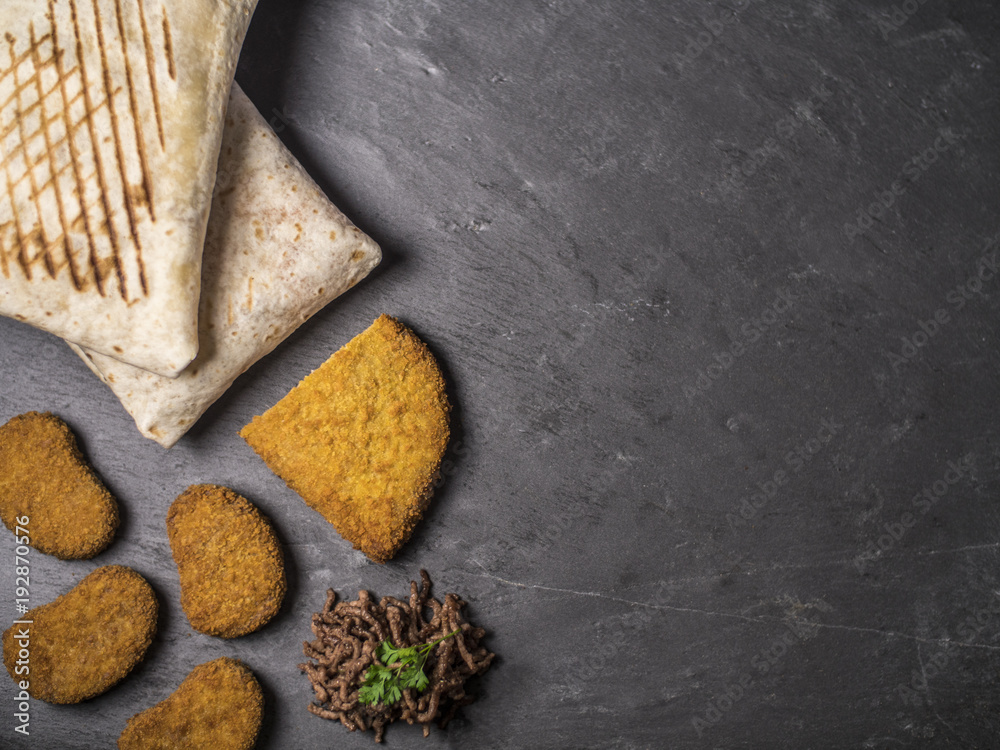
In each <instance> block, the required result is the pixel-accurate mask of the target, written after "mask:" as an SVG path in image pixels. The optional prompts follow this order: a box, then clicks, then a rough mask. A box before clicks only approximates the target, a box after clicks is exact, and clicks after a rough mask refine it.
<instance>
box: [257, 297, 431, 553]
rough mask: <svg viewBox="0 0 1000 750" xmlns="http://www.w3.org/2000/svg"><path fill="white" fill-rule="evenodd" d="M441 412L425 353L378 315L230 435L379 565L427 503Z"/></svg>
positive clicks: (407, 334) (412, 338) (417, 341)
mask: <svg viewBox="0 0 1000 750" xmlns="http://www.w3.org/2000/svg"><path fill="white" fill-rule="evenodd" d="M448 413H449V405H448V399H447V396H446V395H445V389H444V379H443V378H442V377H441V370H440V369H439V367H438V365H437V362H435V360H434V357H433V355H431V353H430V351H428V349H427V347H426V345H424V343H423V342H422V341H421V340H420V339H418V338H417V336H416V335H415V334H414V333H413V332H412V331H411V330H410V329H408V328H406V327H405V326H403V325H401V324H400V323H399V322H397V321H396V320H394V319H393V318H390V317H388V316H386V315H383V316H381V317H380V318H379V319H378V320H376V321H375V322H374V323H373V324H372V325H371V327H369V328H368V330H366V331H365V332H364V333H362V334H360V335H358V336H356V337H355V338H354V339H352V340H351V341H350V342H349V343H348V344H347V345H346V346H344V348H342V349H341V350H340V351H338V352H337V353H336V354H334V355H333V356H332V357H330V359H328V360H327V361H326V362H325V363H324V364H323V365H322V366H320V367H319V369H317V370H316V371H315V372H313V373H312V374H310V375H308V376H307V377H306V378H305V379H304V380H303V381H302V382H301V383H300V384H299V385H297V386H296V387H295V388H293V389H292V391H291V392H290V393H289V394H288V395H287V396H285V397H284V398H283V399H282V400H281V401H279V402H278V403H277V404H275V405H274V406H273V407H272V408H271V409H269V410H268V411H267V412H266V413H265V414H263V415H262V416H259V417H254V419H253V421H252V422H251V423H250V424H249V425H247V426H246V427H244V428H243V430H242V431H241V432H240V435H241V436H242V437H243V438H244V439H245V440H246V441H247V442H248V443H249V444H250V446H251V447H252V448H253V449H254V450H255V451H256V452H257V454H258V455H260V457H261V458H262V459H264V462H265V463H267V465H268V466H269V467H270V468H271V471H273V472H274V473H275V474H277V475H278V476H279V477H281V478H282V479H284V480H285V482H286V483H287V484H288V486H289V487H291V488H292V489H293V490H295V491H296V492H297V493H299V495H301V496H302V498H303V499H304V500H305V501H306V502H307V503H308V504H309V505H310V506H311V507H312V508H314V509H315V510H317V511H319V512H320V513H321V514H323V517H324V518H326V520H327V521H329V522H330V523H331V524H333V526H334V528H336V529H337V531H338V532H340V534H341V536H343V537H344V538H345V539H347V541H349V542H350V543H351V544H353V545H354V548H355V549H359V550H361V551H362V552H364V553H365V554H366V555H368V557H370V558H371V559H372V560H374V561H375V562H379V563H384V562H386V561H387V560H389V559H391V558H392V557H393V556H394V555H395V554H396V552H398V551H399V548H400V547H402V546H403V544H404V543H405V542H406V540H407V539H409V538H410V534H411V533H412V532H413V528H414V526H415V525H416V524H417V522H418V521H419V520H420V518H421V516H422V515H423V512H424V510H425V509H426V508H427V505H428V503H429V502H430V496H431V493H432V491H433V488H434V482H435V480H436V479H437V477H438V469H439V466H440V464H441V458H442V457H443V455H444V450H445V446H446V445H447V443H448V434H449V429H448Z"/></svg>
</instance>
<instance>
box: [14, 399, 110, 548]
mask: <svg viewBox="0 0 1000 750" xmlns="http://www.w3.org/2000/svg"><path fill="white" fill-rule="evenodd" d="M0 518H2V519H3V522H4V525H5V526H6V527H7V528H8V529H10V530H11V531H15V530H16V529H17V527H18V526H21V527H22V529H26V530H27V531H28V532H29V533H28V536H29V540H28V544H30V545H31V546H32V547H34V548H35V549H37V550H38V551H39V552H44V553H45V554H47V555H54V556H55V557H58V558H59V559H61V560H85V559H89V558H91V557H93V556H94V555H96V554H97V553H98V552H101V551H103V550H104V549H105V548H106V547H107V546H108V545H109V544H111V540H112V539H113V538H114V536H115V531H116V530H117V529H118V503H116V502H115V499H114V497H112V495H111V493H110V492H108V491H107V489H105V487H104V485H103V484H102V483H101V480H100V479H98V478H97V475H96V474H95V473H94V471H93V469H91V468H90V466H88V465H87V462H86V461H85V460H84V458H83V455H82V454H81V453H80V448H79V447H78V446H77V444H76V438H75V437H74V436H73V433H72V432H71V431H70V429H69V426H68V425H67V424H66V423H65V422H63V421H62V420H61V419H60V418H59V417H57V416H55V415H54V414H40V413H38V412H29V413H27V414H22V415H20V416H18V417H14V418H13V419H11V420H10V421H9V422H7V424H5V425H4V426H3V427H0ZM19 519H20V521H21V522H20V523H19V522H18V521H19ZM25 519H27V520H26V521H25ZM15 533H17V534H18V536H22V535H24V534H23V531H21V532H18V531H15Z"/></svg>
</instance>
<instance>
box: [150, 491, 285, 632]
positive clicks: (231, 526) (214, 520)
mask: <svg viewBox="0 0 1000 750" xmlns="http://www.w3.org/2000/svg"><path fill="white" fill-rule="evenodd" d="M167 536H168V537H169V538H170V549H171V551H172V552H173V555H174V561H175V562H176V563H177V571H178V573H179V574H180V579H181V607H183V608H184V614H186V615H187V618H188V620H189V621H190V623H191V627H193V628H194V629H195V630H197V631H198V632H200V633H205V634H207V635H218V636H222V637H223V638H236V637H238V636H241V635H246V634H247V633H252V632H253V631H255V630H257V629H258V628H260V627H262V626H263V625H264V624H265V623H267V622H268V621H270V619H271V618H272V617H274V616H275V615H276V614H277V613H278V609H279V608H280V607H281V601H282V599H283V598H284V596H285V588H286V584H285V561H284V557H283V555H282V554H281V546H280V545H279V544H278V539H277V537H276V536H275V534H274V529H273V528H271V524H270V523H269V522H268V520H267V519H266V518H265V517H264V515H263V514H262V513H261V512H260V511H259V510H257V508H256V506H254V505H253V504H252V503H250V502H249V501H248V500H247V499H245V498H243V497H241V496H240V495H238V494H236V493H235V492H233V491H232V490H231V489H228V488H226V487H219V486H216V485H213V484H196V485H193V486H191V487H188V489H187V490H185V491H184V492H183V493H181V495H180V496H179V497H178V498H177V499H176V500H174V502H173V504H172V505H171V506H170V510H169V511H168V513H167Z"/></svg>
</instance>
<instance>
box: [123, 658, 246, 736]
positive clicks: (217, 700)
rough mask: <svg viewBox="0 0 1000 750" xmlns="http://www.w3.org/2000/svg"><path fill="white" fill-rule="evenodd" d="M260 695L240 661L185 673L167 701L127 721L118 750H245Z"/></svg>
mask: <svg viewBox="0 0 1000 750" xmlns="http://www.w3.org/2000/svg"><path fill="white" fill-rule="evenodd" d="M263 717H264V695H263V692H262V691H261V689H260V684H259V683H258V682H257V680H256V679H255V678H254V676H253V672H251V671H250V669H249V668H248V667H247V666H246V665H245V664H244V663H243V662H241V661H239V660H237V659H230V658H228V657H225V656H224V657H222V658H220V659H216V660H214V661H210V662H206V663H205V664H200V665H198V666H197V667H195V668H194V669H192V670H191V673H190V674H189V675H188V676H187V677H185V678H184V681H183V682H182V683H181V684H180V687H178V688H177V690H175V691H174V692H173V693H172V694H171V695H170V696H169V697H168V698H166V699H164V700H162V701H160V702H159V703H157V704H156V705H155V706H153V707H152V708H147V709H146V710H145V711H143V712H142V713H138V714H136V715H135V716H133V717H132V718H131V719H129V720H128V724H127V725H126V726H125V730H124V731H123V732H122V733H121V736H120V737H119V738H118V748H119V750H203V748H209V750H250V748H252V747H253V746H254V743H255V742H256V741H257V733H258V732H259V731H260V725H261V721H262V719H263Z"/></svg>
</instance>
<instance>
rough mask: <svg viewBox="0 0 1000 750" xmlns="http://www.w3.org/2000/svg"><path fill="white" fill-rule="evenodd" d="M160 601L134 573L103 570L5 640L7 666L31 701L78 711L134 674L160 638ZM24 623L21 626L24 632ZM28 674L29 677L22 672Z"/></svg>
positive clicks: (36, 612)
mask: <svg viewBox="0 0 1000 750" xmlns="http://www.w3.org/2000/svg"><path fill="white" fill-rule="evenodd" d="M157 613H158V606H157V603H156V595H155V594H154V593H153V589H152V587H151V586H150V585H149V584H148V583H147V582H146V579H145V578H143V577H142V576H141V575H139V574H138V573H136V572H135V571H134V570H132V569H131V568H126V567H123V566H121V565H108V566H105V567H103V568H98V569H97V570H95V571H94V572H93V573H91V574H90V575H88V576H87V577H86V578H84V579H83V580H82V581H80V582H79V583H78V584H77V585H76V586H75V587H74V588H72V589H71V590H70V591H69V592H67V593H65V594H63V595H62V596H60V597H59V598H58V599H56V600H55V601H53V602H50V603H49V604H45V605H42V606H41V607H36V608H35V609H32V610H29V611H28V612H27V613H26V614H24V615H23V616H22V617H21V620H20V621H18V622H15V623H14V625H12V626H11V627H10V628H8V629H7V631H6V632H4V634H3V662H4V666H6V667H7V671H8V672H10V676H11V677H13V678H14V680H15V681H18V682H20V681H21V680H27V681H28V682H29V683H30V685H29V687H28V693H29V694H30V695H31V697H32V698H37V699H39V700H43V701H48V702H49V703H79V702H80V701H84V700H87V699H88V698H93V697H94V696H95V695H100V694H101V693H103V692H104V691H106V690H107V689H108V688H110V687H111V686H112V685H115V684H116V683H118V682H119V681H121V680H122V679H123V678H124V677H125V675H127V674H128V673H129V672H131V671H132V668H133V667H135V665H136V664H138V663H139V662H140V661H142V657H143V656H145V654H146V649H148V648H149V644H150V643H152V642H153V635H154V634H155V633H156V618H157ZM22 623H24V624H22ZM25 668H27V670H29V671H24V670H25Z"/></svg>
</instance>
